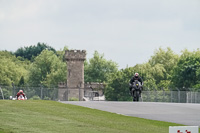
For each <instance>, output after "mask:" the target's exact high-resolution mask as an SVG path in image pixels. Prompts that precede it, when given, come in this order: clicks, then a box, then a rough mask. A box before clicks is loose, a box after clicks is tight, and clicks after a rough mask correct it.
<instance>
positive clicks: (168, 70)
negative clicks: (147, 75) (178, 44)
mask: <svg viewBox="0 0 200 133" xmlns="http://www.w3.org/2000/svg"><path fill="white" fill-rule="evenodd" d="M178 59H179V56H178V55H177V54H175V53H174V52H173V51H172V50H171V49H170V48H169V47H168V48H167V49H166V50H164V49H162V48H159V49H158V50H156V51H155V52H154V55H153V56H151V59H150V60H149V63H150V65H151V66H152V75H153V77H154V79H155V80H156V84H159V83H160V82H161V81H162V80H168V81H169V80H171V76H172V73H173V69H174V68H175V66H176V65H177V61H178ZM168 81H166V82H168ZM162 82H164V81H162Z"/></svg>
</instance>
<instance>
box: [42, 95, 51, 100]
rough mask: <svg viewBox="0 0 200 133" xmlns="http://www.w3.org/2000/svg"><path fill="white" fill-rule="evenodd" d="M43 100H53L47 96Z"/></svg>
mask: <svg viewBox="0 0 200 133" xmlns="http://www.w3.org/2000/svg"><path fill="white" fill-rule="evenodd" d="M43 100H51V98H50V97H47V96H45V97H44V99H43Z"/></svg>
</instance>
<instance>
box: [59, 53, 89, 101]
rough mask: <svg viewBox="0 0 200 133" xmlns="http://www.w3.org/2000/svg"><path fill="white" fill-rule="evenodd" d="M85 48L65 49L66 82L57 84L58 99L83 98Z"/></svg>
mask: <svg viewBox="0 0 200 133" xmlns="http://www.w3.org/2000/svg"><path fill="white" fill-rule="evenodd" d="M85 59H86V51H85V50H82V51H80V50H66V51H65V60H66V63H67V71H68V73H67V84H59V88H60V89H59V92H58V93H59V94H58V98H59V100H64V101H68V100H70V99H71V98H76V99H79V100H80V101H82V100H83V96H84V61H85Z"/></svg>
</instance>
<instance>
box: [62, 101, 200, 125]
mask: <svg viewBox="0 0 200 133" xmlns="http://www.w3.org/2000/svg"><path fill="white" fill-rule="evenodd" d="M60 102H62V103H66V104H73V105H79V106H84V107H88V108H93V109H98V110H103V111H108V112H112V113H117V114H122V115H127V116H134V117H140V118H146V119H152V120H159V121H167V122H173V123H178V124H184V125H188V126H200V104H191V103H155V102H109V101H87V102H86V101H60Z"/></svg>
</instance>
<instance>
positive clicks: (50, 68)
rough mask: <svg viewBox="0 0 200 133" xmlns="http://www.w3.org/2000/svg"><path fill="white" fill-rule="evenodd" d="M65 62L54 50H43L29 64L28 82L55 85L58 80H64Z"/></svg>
mask: <svg viewBox="0 0 200 133" xmlns="http://www.w3.org/2000/svg"><path fill="white" fill-rule="evenodd" d="M66 71H67V70H66V63H65V62H63V61H61V60H60V59H59V58H58V57H57V56H56V54H55V53H54V52H52V51H49V50H43V51H42V53H41V54H40V55H38V56H37V57H36V58H35V60H34V62H33V63H32V64H31V67H30V73H29V84H30V85H32V86H38V85H43V86H47V87H50V86H51V85H54V86H57V84H58V82H63V81H66V75H67V72H66Z"/></svg>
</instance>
